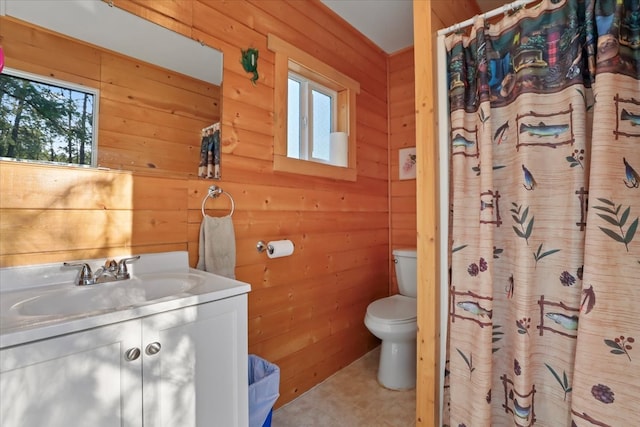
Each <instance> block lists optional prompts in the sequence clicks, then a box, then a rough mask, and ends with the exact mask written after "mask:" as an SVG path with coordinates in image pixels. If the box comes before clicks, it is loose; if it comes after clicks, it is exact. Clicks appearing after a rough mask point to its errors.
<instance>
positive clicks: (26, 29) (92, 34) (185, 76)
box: [0, 0, 223, 175]
mask: <svg viewBox="0 0 640 427" xmlns="http://www.w3.org/2000/svg"><path fill="white" fill-rule="evenodd" d="M33 3H34V2H25V1H23V0H0V14H4V15H5V16H6V17H5V16H0V19H2V25H1V26H0V35H1V36H2V37H3V38H4V46H3V48H4V50H5V53H6V58H7V63H6V65H7V66H8V67H11V68H17V69H23V68H27V69H25V70H23V71H28V72H32V73H37V74H41V75H46V76H48V77H55V78H58V79H60V80H65V81H71V82H72V83H76V84H82V85H86V86H90V87H95V88H96V89H98V90H99V96H100V101H99V103H100V108H99V120H98V142H97V152H98V161H97V166H99V167H106V168H110V169H123V170H133V171H154V172H162V173H164V174H167V173H169V174H172V173H179V174H187V175H196V174H198V166H199V165H198V163H199V162H200V158H201V155H200V150H201V140H202V130H203V129H205V128H207V127H210V126H211V125H213V124H215V123H219V122H220V119H221V109H220V98H221V88H220V85H221V83H222V69H223V67H222V52H220V51H217V50H215V49H212V48H210V47H207V46H204V45H203V44H201V43H199V42H197V41H195V40H192V39H190V38H188V37H185V36H183V35H180V34H178V33H175V32H173V31H171V30H169V29H167V28H164V27H161V26H159V25H156V24H154V23H152V22H150V21H147V20H145V19H143V18H140V17H138V16H136V15H134V14H131V13H129V12H127V11H125V10H123V9H119V8H117V7H113V6H110V5H109V4H108V3H105V2H103V1H101V0H64V1H57V0H47V1H38V2H37V5H36V7H34V4H33ZM23 21H24V22H23ZM39 27H41V28H39ZM34 28H35V29H36V31H34ZM39 30H42V31H39ZM60 34H62V35H64V36H66V37H61V36H60ZM113 52H116V53H117V54H114V53H113ZM118 54H120V55H118ZM141 61H143V62H141ZM150 64H151V65H150ZM158 67H161V68H158Z"/></svg>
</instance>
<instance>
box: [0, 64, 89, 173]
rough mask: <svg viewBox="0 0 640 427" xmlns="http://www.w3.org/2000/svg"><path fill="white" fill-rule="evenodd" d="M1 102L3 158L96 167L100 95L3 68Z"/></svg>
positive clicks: (0, 140) (57, 81)
mask: <svg viewBox="0 0 640 427" xmlns="http://www.w3.org/2000/svg"><path fill="white" fill-rule="evenodd" d="M0 101H1V102H0V159H3V160H24V161H33V162H45V163H56V164H71V165H90V166H95V164H96V157H97V156H96V138H95V129H97V117H98V113H97V110H98V91H97V90H95V89H92V88H87V87H84V86H79V85H74V84H72V83H68V82H64V81H61V80H57V79H52V78H48V77H43V76H38V75H36V74H31V73H26V72H22V71H18V70H13V69H9V68H5V69H4V70H3V71H2V74H0Z"/></svg>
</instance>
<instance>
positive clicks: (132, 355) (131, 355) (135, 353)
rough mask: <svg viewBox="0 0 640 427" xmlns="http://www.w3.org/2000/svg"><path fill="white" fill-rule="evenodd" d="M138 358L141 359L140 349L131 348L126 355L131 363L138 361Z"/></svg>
mask: <svg viewBox="0 0 640 427" xmlns="http://www.w3.org/2000/svg"><path fill="white" fill-rule="evenodd" d="M138 357H140V349H139V348H138V347H133V348H130V349H129V350H127V351H126V352H125V353H124V358H125V359H127V360H128V361H130V362H131V361H134V360H136V359H137V358H138Z"/></svg>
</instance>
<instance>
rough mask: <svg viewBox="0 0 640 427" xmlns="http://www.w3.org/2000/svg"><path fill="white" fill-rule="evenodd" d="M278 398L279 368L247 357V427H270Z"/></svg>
mask: <svg viewBox="0 0 640 427" xmlns="http://www.w3.org/2000/svg"><path fill="white" fill-rule="evenodd" d="M279 396H280V368H279V367H278V365H275V364H273V363H270V362H267V361H266V360H264V359H262V358H261V357H258V356H256V355H255V354H250V355H249V427H270V426H271V415H272V413H273V405H274V404H275V403H276V400H278V397H279Z"/></svg>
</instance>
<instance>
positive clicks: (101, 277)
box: [64, 255, 140, 286]
mask: <svg viewBox="0 0 640 427" xmlns="http://www.w3.org/2000/svg"><path fill="white" fill-rule="evenodd" d="M137 259H140V255H136V256H133V257H129V258H122V259H121V260H120V261H116V260H114V259H107V260H106V261H105V263H104V266H102V267H100V268H98V269H97V270H96V272H95V274H94V273H93V272H92V271H91V267H89V264H87V263H84V262H81V263H68V262H65V263H64V266H65V267H81V269H80V274H78V278H77V279H76V285H78V286H87V285H95V284H97V283H107V282H114V281H117V280H126V279H129V278H130V277H131V274H130V273H129V271H128V269H127V262H128V261H134V260H137Z"/></svg>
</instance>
